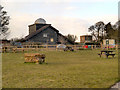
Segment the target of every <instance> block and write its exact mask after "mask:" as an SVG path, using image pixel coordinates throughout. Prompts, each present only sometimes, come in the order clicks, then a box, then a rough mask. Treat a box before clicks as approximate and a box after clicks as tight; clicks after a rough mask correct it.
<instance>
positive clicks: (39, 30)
mask: <svg viewBox="0 0 120 90" xmlns="http://www.w3.org/2000/svg"><path fill="white" fill-rule="evenodd" d="M49 26H50V24H48V25H45V26H43V27H41V28H40V29H38V30H37V31H35V32H33V33H31V34H29V35H28V36H26V37H25V40H27V39H29V38H31V37H33V36H34V35H36V34H37V33H39V32H41V31H42V30H44V29H45V28H47V27H49Z"/></svg>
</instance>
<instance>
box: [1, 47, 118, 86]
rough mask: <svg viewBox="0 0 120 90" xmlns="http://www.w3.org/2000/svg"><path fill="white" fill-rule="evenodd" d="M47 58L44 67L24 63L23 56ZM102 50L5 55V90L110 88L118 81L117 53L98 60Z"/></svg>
mask: <svg viewBox="0 0 120 90" xmlns="http://www.w3.org/2000/svg"><path fill="white" fill-rule="evenodd" d="M36 52H37V53H40V54H42V53H43V54H45V56H46V57H45V63H43V64H35V63H24V62H25V57H24V53H36ZM100 52H101V50H100V49H93V50H77V51H75V52H71V51H67V52H65V51H54V50H53V51H52V50H51V51H45V50H44V51H34V50H31V51H29V52H27V51H25V52H24V53H23V52H17V53H11V52H7V53H3V54H2V75H3V76H2V87H3V88H109V87H110V86H111V85H113V84H114V83H116V82H117V81H118V53H117V51H115V53H116V54H115V57H114V58H113V57H112V56H110V57H108V58H106V56H104V55H103V56H102V57H101V58H100V57H99V55H98V53H100Z"/></svg>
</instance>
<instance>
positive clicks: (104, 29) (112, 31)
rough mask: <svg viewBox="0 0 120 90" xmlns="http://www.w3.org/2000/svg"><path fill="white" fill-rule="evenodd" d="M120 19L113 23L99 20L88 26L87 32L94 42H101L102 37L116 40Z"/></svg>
mask: <svg viewBox="0 0 120 90" xmlns="http://www.w3.org/2000/svg"><path fill="white" fill-rule="evenodd" d="M119 23H120V21H117V22H116V23H115V24H114V25H112V24H111V22H109V23H107V24H105V23H104V22H103V21H99V22H97V23H95V24H94V25H91V26H90V27H89V28H88V32H90V33H91V35H92V36H93V39H94V42H102V41H103V39H115V40H116V41H117V40H118V26H119Z"/></svg>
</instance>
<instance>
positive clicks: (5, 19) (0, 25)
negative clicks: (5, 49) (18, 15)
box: [0, 5, 10, 39]
mask: <svg viewBox="0 0 120 90" xmlns="http://www.w3.org/2000/svg"><path fill="white" fill-rule="evenodd" d="M2 9H3V7H2V6H1V5H0V38H1V39H5V38H6V37H7V36H8V34H9V32H8V29H9V28H8V25H9V19H10V17H9V16H7V12H6V11H3V10H2Z"/></svg>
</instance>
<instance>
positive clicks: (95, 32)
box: [88, 21, 105, 42]
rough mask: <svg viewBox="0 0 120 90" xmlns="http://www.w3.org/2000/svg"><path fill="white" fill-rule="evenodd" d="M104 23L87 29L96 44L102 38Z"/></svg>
mask: <svg viewBox="0 0 120 90" xmlns="http://www.w3.org/2000/svg"><path fill="white" fill-rule="evenodd" d="M104 26H105V24H104V22H102V21H99V22H97V23H95V25H92V26H90V27H89V28H88V31H89V32H91V35H92V36H93V38H94V39H95V41H96V42H100V41H102V40H103V38H104V33H105V32H104Z"/></svg>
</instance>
